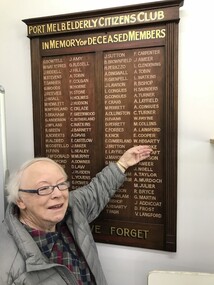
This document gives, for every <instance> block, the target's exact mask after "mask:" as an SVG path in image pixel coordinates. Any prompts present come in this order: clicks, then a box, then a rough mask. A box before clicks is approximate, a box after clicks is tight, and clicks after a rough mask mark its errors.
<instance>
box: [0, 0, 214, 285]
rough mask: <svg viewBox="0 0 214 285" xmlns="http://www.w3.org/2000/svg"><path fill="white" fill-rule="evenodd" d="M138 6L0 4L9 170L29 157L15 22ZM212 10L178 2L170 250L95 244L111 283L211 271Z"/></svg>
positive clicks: (25, 90)
mask: <svg viewBox="0 0 214 285" xmlns="http://www.w3.org/2000/svg"><path fill="white" fill-rule="evenodd" d="M141 2H146V1H145V0H142V1H138V0H135V1H133V0H118V1H113V0H108V1H95V0H92V1H88V0H87V1H86V0H78V1H70V0H69V1H68V0H61V1H58V0H48V1H45V0H31V1H29V0H22V1H12V0H1V1H0V7H1V17H0V35H1V42H0V63H1V68H0V84H1V85H3V86H4V88H5V90H6V126H7V129H6V131H7V150H8V155H7V158H8V168H9V170H10V171H13V170H14V169H16V167H18V166H19V165H20V164H21V163H23V162H24V161H25V160H27V159H30V158H32V157H33V121H32V93H31V66H30V41H29V39H28V38H27V37H26V34H27V31H26V26H25V24H24V23H23V22H22V19H26V18H34V17H41V16H49V15H56V14H64V13H73V12H79V11H83V10H94V9H102V8H108V7H114V6H116V5H117V6H122V5H132V4H137V3H141ZM147 2H148V1H147ZM213 10H214V2H213V0H203V1H191V0H185V1H184V6H183V7H182V8H181V9H180V17H181V21H180V32H179V98H178V103H179V104H178V116H179V119H178V218H177V252H176V253H168V252H162V251H156V250H148V249H139V248H132V247H126V246H116V245H108V244H98V250H99V255H100V259H101V262H102V264H103V268H104V271H105V274H106V277H107V279H108V281H109V284H110V285H142V284H147V276H148V272H149V271H151V270H154V269H156V270H163V269H168V270H189V271H201V272H214V250H213V246H214V145H212V144H210V141H209V140H210V138H214V53H213V45H212V44H211V42H212V40H213V39H212V38H213ZM99 285H102V284H99Z"/></svg>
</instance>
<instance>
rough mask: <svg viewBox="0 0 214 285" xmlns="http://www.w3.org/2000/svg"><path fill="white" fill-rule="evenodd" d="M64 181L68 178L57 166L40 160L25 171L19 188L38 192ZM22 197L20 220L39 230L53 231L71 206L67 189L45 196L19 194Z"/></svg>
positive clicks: (19, 201) (19, 202) (56, 189)
mask: <svg viewBox="0 0 214 285" xmlns="http://www.w3.org/2000/svg"><path fill="white" fill-rule="evenodd" d="M65 180H66V177H64V175H63V173H62V172H61V170H60V168H59V167H58V166H57V165H55V164H52V163H51V162H47V161H38V162H35V163H34V164H32V165H31V166H29V167H28V168H27V169H26V170H25V171H24V172H23V175H22V179H21V185H20V189H27V190H28V189H29V190H30V189H38V188H40V187H43V186H52V185H56V184H59V183H61V182H64V181H65ZM19 196H20V199H19V200H18V201H17V205H18V207H19V208H20V220H21V221H22V222H24V223H25V224H27V225H29V226H30V227H32V228H35V229H38V230H44V231H54V230H55V226H56V224H57V223H58V222H60V221H61V220H62V219H63V218H64V216H65V213H66V210H67V207H68V190H64V191H60V190H59V189H58V188H57V187H55V188H54V191H53V192H52V193H51V194H49V195H46V196H40V195H38V194H37V193H33V194H32V193H26V192H19Z"/></svg>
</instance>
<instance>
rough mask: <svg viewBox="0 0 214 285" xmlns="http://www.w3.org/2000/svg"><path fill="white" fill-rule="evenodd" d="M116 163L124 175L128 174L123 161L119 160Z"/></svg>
mask: <svg viewBox="0 0 214 285" xmlns="http://www.w3.org/2000/svg"><path fill="white" fill-rule="evenodd" d="M116 163H117V165H118V167H119V168H120V170H122V171H123V173H124V172H126V170H127V167H125V165H124V164H123V163H122V162H121V161H119V160H118V161H117V162H116Z"/></svg>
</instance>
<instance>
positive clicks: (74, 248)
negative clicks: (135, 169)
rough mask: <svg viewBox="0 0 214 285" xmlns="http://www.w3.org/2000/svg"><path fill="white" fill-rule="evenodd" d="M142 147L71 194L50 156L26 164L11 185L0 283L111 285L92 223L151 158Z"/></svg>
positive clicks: (0, 248)
mask: <svg viewBox="0 0 214 285" xmlns="http://www.w3.org/2000/svg"><path fill="white" fill-rule="evenodd" d="M151 151H152V150H151V148H150V147H148V146H136V147H133V148H130V149H129V150H127V151H126V152H125V153H124V154H123V155H122V156H121V157H120V159H119V161H118V162H117V163H110V164H109V165H108V166H106V167H105V168H104V169H103V170H102V171H101V172H100V173H98V174H97V175H96V177H95V178H93V179H92V180H91V182H90V183H89V184H88V185H86V186H84V187H82V188H79V189H77V190H75V191H72V192H69V191H68V189H69V186H70V183H69V181H68V180H67V175H66V173H65V172H64V170H63V168H62V167H61V166H60V165H59V164H57V163H56V162H54V161H53V160H51V159H48V158H35V159H33V160H31V161H29V162H27V163H25V164H24V165H23V166H22V167H21V168H20V169H19V170H18V171H17V172H16V173H15V174H14V176H13V177H11V178H10V181H9V183H8V185H7V191H8V202H9V204H8V208H7V212H6V216H5V220H4V222H3V223H2V225H1V227H0V264H1V265H0V284H1V285H4V284H5V285H6V284H16V285H22V284H25V285H39V284H40V285H42V284H43V285H49V284H50V285H56V284H57V285H63V284H72V285H86V284H91V285H94V284H97V285H105V284H107V282H106V280H105V277H104V274H103V271H102V268H101V264H100V261H99V258H98V254H97V249H96V245H95V242H94V240H93V237H92V234H91V231H90V227H89V223H90V222H92V221H93V220H94V219H95V218H96V217H97V216H98V215H99V213H100V212H101V211H102V210H103V208H104V207H105V205H106V204H107V203H108V202H109V200H110V198H111V197H112V196H113V195H114V193H115V191H116V190H117V189H118V188H119V187H120V186H121V185H122V184H123V182H124V179H125V174H124V172H125V170H126V169H127V168H128V167H130V166H132V165H135V164H136V163H138V162H139V161H141V160H143V159H146V158H147V157H149V155H150V153H151Z"/></svg>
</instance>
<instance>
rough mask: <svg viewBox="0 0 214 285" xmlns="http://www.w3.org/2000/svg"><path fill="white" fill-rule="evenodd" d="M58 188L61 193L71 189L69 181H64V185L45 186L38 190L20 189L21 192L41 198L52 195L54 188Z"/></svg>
mask: <svg viewBox="0 0 214 285" xmlns="http://www.w3.org/2000/svg"><path fill="white" fill-rule="evenodd" d="M55 187H57V188H58V189H59V190H60V191H64V190H67V189H68V188H69V187H70V182H69V181H64V182H62V183H59V184H56V185H53V186H43V187H40V188H38V189H36V190H33V189H32V190H24V189H19V191H20V192H26V193H36V194H38V195H40V196H45V195H50V194H51V193H52V192H53V191H54V188H55Z"/></svg>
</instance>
